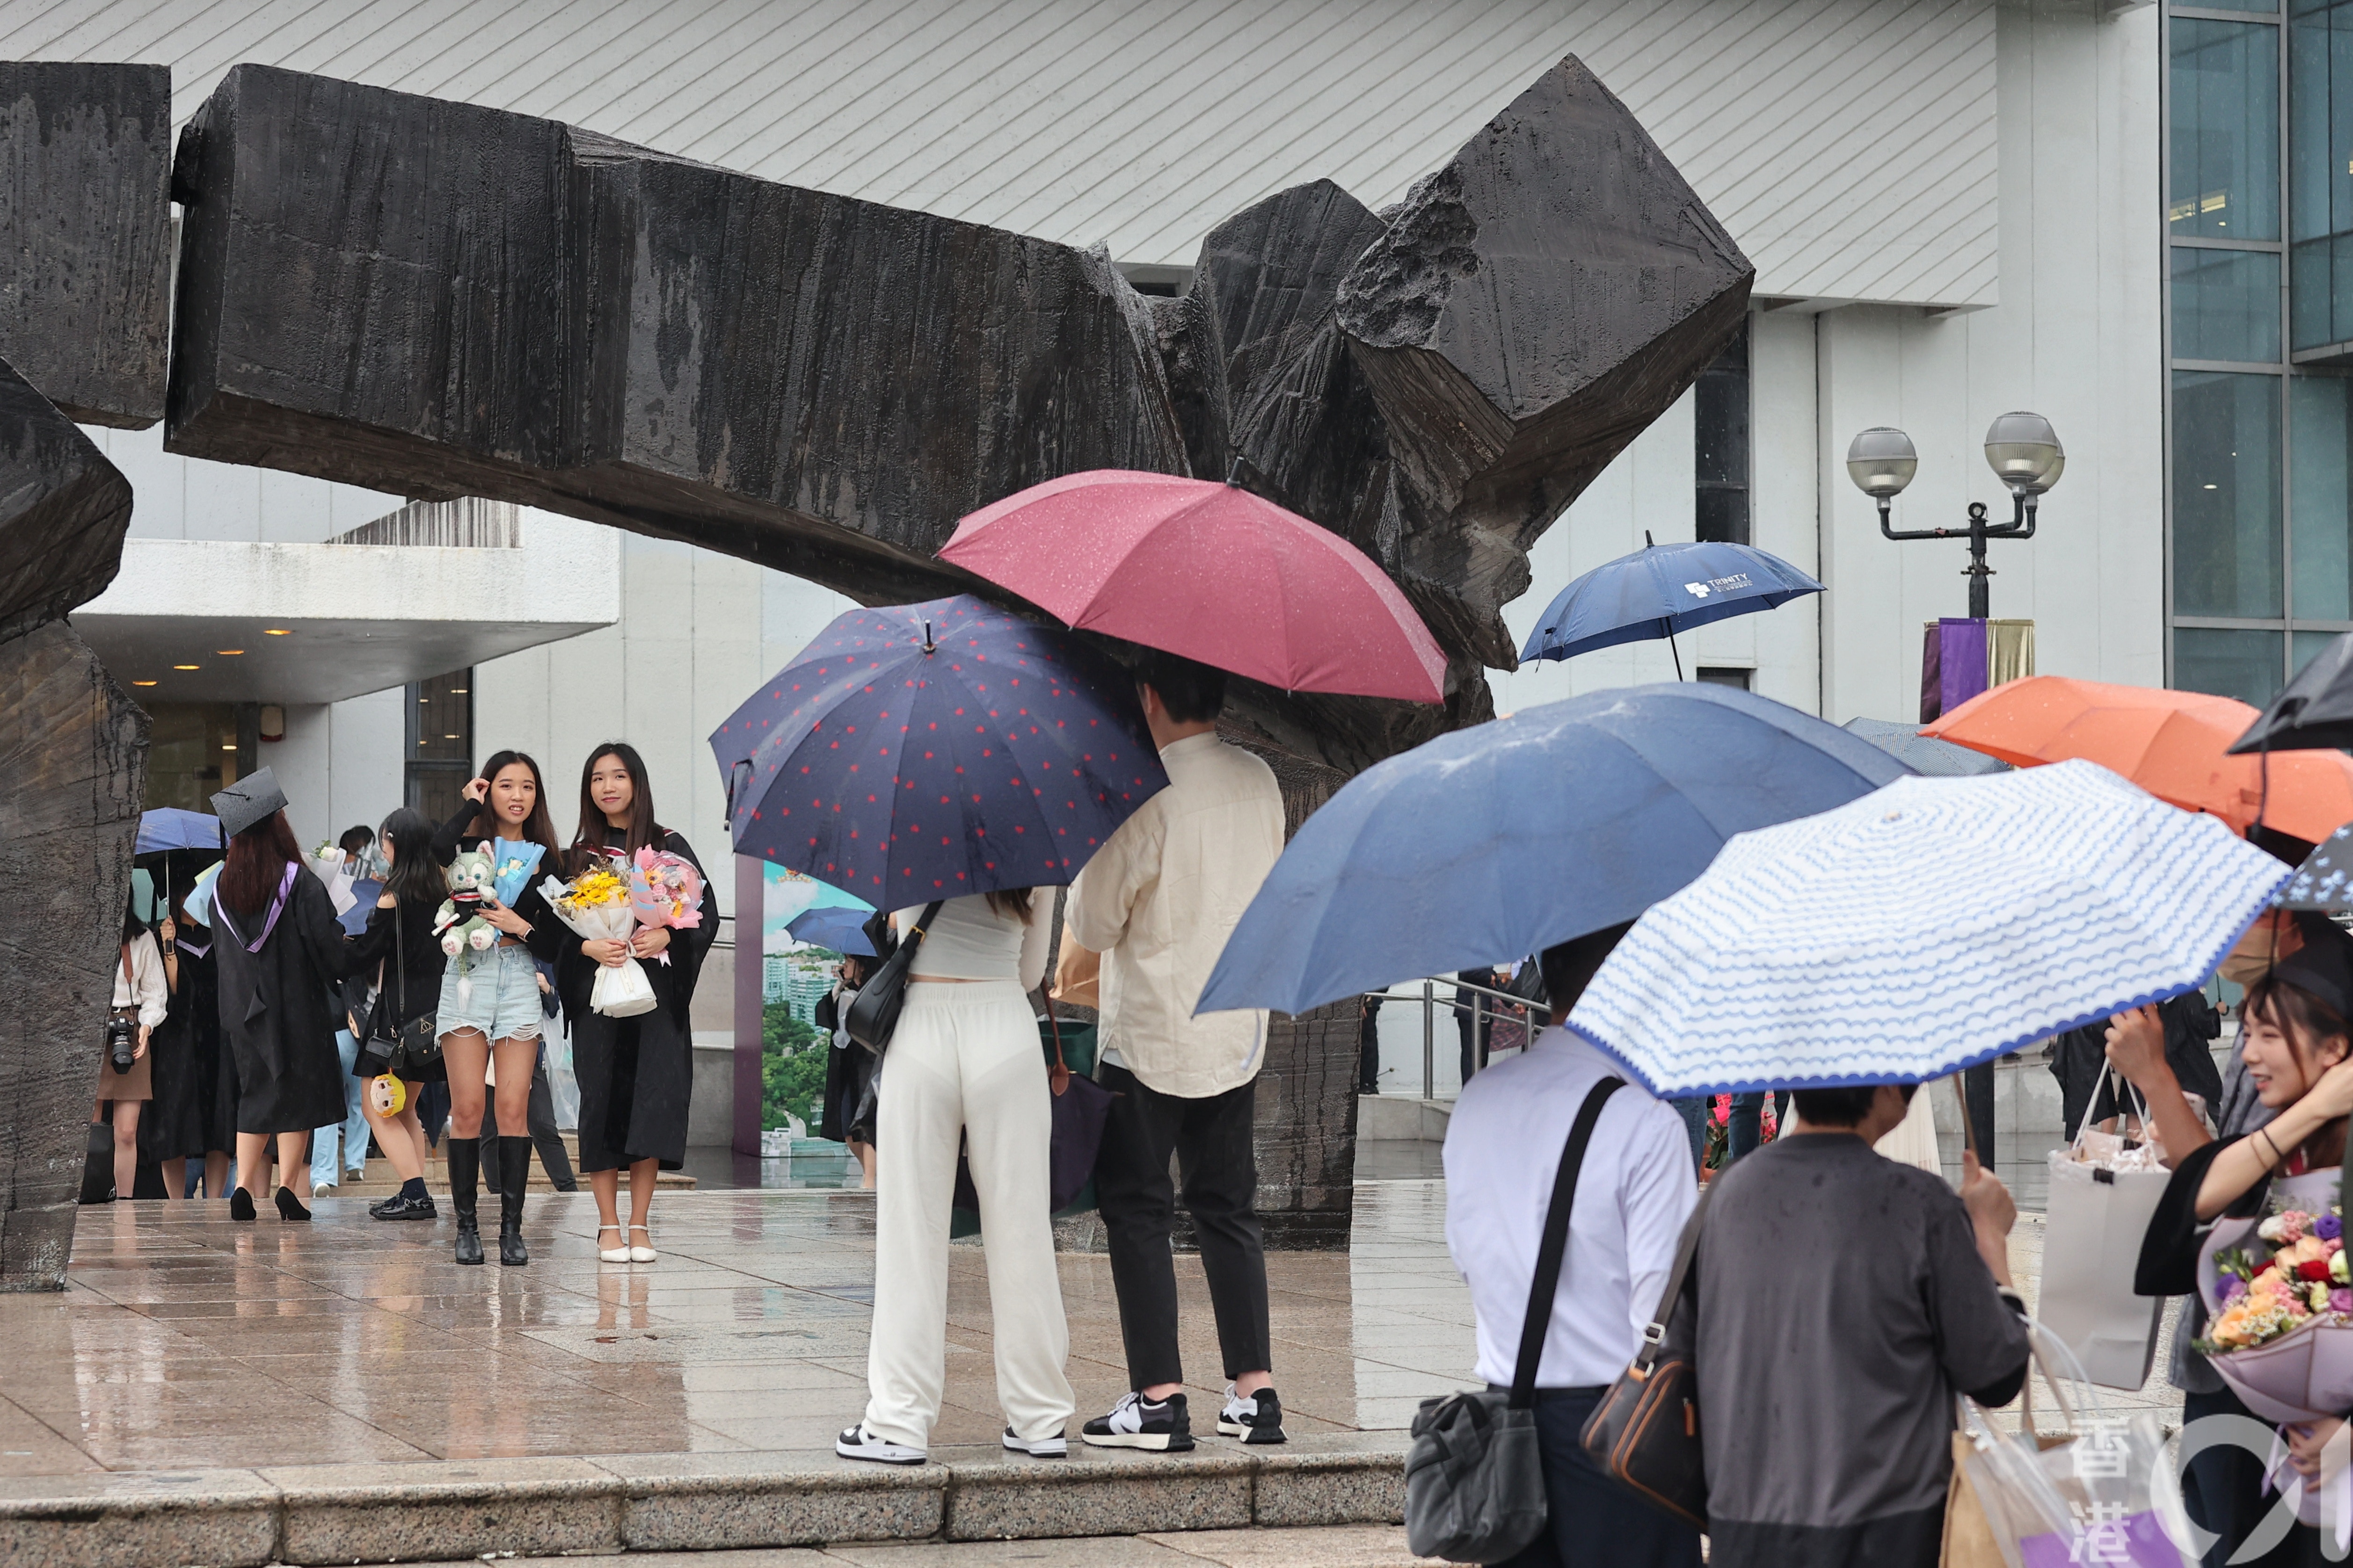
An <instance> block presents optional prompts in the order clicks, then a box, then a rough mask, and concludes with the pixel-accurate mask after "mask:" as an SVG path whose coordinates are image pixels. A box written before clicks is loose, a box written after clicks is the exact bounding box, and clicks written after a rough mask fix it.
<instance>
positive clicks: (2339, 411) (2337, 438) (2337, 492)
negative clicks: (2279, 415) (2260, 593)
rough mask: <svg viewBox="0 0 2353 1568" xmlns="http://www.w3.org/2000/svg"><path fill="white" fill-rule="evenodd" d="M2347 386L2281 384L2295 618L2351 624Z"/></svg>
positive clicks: (2312, 379) (2351, 444) (2334, 380)
mask: <svg viewBox="0 0 2353 1568" xmlns="http://www.w3.org/2000/svg"><path fill="white" fill-rule="evenodd" d="M2348 394H2353V381H2347V380H2344V379H2343V378H2341V377H2337V376H2333V375H2300V376H2297V377H2295V379H2294V380H2292V381H2290V382H2289V383H2288V387H2287V410H2288V435H2289V441H2288V451H2289V453H2290V454H2291V457H2290V459H2289V462H2290V467H2289V473H2288V479H2289V483H2288V498H2289V499H2288V507H2289V512H2288V526H2289V527H2290V528H2291V529H2293V530H2294V534H2293V538H2294V540H2295V553H2294V559H2295V614H2296V615H2297V616H2300V617H2302V618H2304V619H2306V620H2315V621H2353V484H2348V473H2347V468H2348V461H2347V459H2348V454H2353V395H2348Z"/></svg>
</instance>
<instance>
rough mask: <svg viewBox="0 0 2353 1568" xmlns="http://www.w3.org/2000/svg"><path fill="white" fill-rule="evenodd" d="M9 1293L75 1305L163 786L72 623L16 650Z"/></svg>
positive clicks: (1, 1194) (3, 683)
mask: <svg viewBox="0 0 2353 1568" xmlns="http://www.w3.org/2000/svg"><path fill="white" fill-rule="evenodd" d="M0 770H5V776H6V777H7V779H8V781H9V787H8V788H7V789H6V790H5V791H0V858H5V860H6V862H7V864H8V865H9V866H11V867H13V868H15V871H16V874H15V883H16V887H17V888H18V889H19V891H20V893H21V894H22V895H23V897H24V899H25V900H27V903H26V907H25V908H24V909H22V910H20V911H19V915H18V918H17V919H15V920H12V921H7V922H5V925H0V1108H5V1110H0V1290H61V1289H65V1282H66V1258H67V1255H68V1253H69V1251H70V1249H71V1247H72V1246H73V1226H74V1204H75V1199H76V1197H77V1196H78V1195H79V1190H80V1186H81V1171H82V1160H83V1155H84V1151H85V1148H86V1146H87V1145H86V1135H87V1133H88V1131H89V1128H90V1100H91V1096H92V1093H93V1090H94V1086H95V1085H96V1084H97V1082H98V1067H99V1062H98V1058H99V1048H100V1032H99V1020H100V1019H101V1018H102V1017H103V1016H105V1013H106V1006H107V1003H108V1000H109V998H110V997H111V994H112V993H111V985H112V976H113V973H114V963H115V948H116V942H117V938H118V937H119V935H120V934H121V929H122V910H123V906H124V903H125V901H126V900H128V899H129V897H130V892H131V854H132V843H133V841H134V839H135V838H136V837H137V836H138V832H139V809H140V804H141V797H142V795H143V793H144V791H145V788H146V782H147V715H146V714H145V713H143V712H142V711H141V710H139V708H138V707H137V706H136V705H135V704H133V703H132V700H131V698H130V695H129V694H128V693H127V692H125V691H124V690H123V689H122V688H121V686H119V685H117V684H116V683H115V681H114V679H113V678H112V677H111V676H110V675H108V674H107V673H106V670H105V668H104V667H103V666H101V665H100V663H99V662H98V659H97V658H96V656H94V655H93V654H92V653H91V652H90V649H89V647H86V646H84V644H83V643H82V640H81V638H79V637H77V636H75V635H74V633H73V631H72V629H71V628H70V627H69V626H65V625H64V624H63V623H61V622H52V623H51V624H49V625H47V626H39V627H37V628H36V629H34V630H32V631H29V632H26V633H23V634H21V635H19V636H16V637H11V638H9V639H8V640H6V641H5V642H0Z"/></svg>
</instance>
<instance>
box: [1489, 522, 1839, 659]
mask: <svg viewBox="0 0 2353 1568" xmlns="http://www.w3.org/2000/svg"><path fill="white" fill-rule="evenodd" d="M1650 538H1651V535H1650V532H1649V531H1647V530H1645V531H1644V532H1643V534H1642V539H1643V548H1642V549H1641V550H1638V551H1636V552H1634V553H1633V554H1631V555H1621V556H1620V557H1619V558H1618V559H1617V560H1615V561H1610V562H1606V563H1603V564H1601V565H1599V566H1596V567H1595V568H1594V569H1593V570H1592V571H1590V572H1588V573H1587V574H1585V575H1584V576H1582V577H1579V578H1578V579H1577V581H1576V582H1574V583H1571V584H1569V585H1568V586H1567V587H1566V588H1563V589H1562V590H1561V591H1560V594H1559V595H1558V596H1557V597H1556V598H1555V599H1554V600H1553V602H1552V603H1551V604H1549V605H1546V606H1545V613H1544V614H1543V615H1542V616H1539V617H1538V618H1537V620H1536V629H1535V635H1534V636H1532V637H1529V638H1528V646H1527V647H1524V648H1522V649H1521V650H1520V658H1521V659H1522V660H1523V661H1525V660H1529V659H1538V658H1576V657H1577V655H1578V654H1580V653H1591V652H1593V651H1595V650H1596V649H1598V648H1605V647H1617V646H1618V645H1619V644H1620V643H1630V642H1649V641H1654V640H1656V639H1657V638H1660V637H1664V638H1666V639H1667V647H1668V651H1670V652H1671V653H1672V654H1673V655H1674V659H1675V679H1678V680H1680V679H1683V652H1682V650H1681V649H1679V648H1677V647H1675V646H1674V643H1675V634H1676V633H1677V632H1687V631H1689V630H1691V629H1692V628H1693V627H1694V626H1706V625H1707V624H1708V623H1709V622H1710V621H1721V620H1726V619H1729V618H1730V617H1732V616H1747V615H1754V614H1755V613H1756V612H1757V611H1758V610H1769V609H1771V608H1773V607H1774V606H1775V605H1783V604H1787V603H1788V601H1790V600H1791V599H1794V598H1797V597H1799V595H1804V594H1819V593H1820V592H1821V591H1822V585H1821V584H1820V583H1817V582H1815V581H1814V580H1813V579H1812V578H1811V577H1809V576H1807V575H1806V574H1804V573H1803V572H1800V571H1799V570H1798V569H1797V568H1796V567H1795V566H1792V565H1790V564H1789V563H1788V562H1786V561H1784V560H1782V559H1781V558H1780V557H1779V556H1778V555H1768V554H1767V553H1766V552H1764V551H1762V550H1757V549H1754V548H1752V547H1750V546H1748V545H1746V544H1715V543H1710V542H1705V541H1702V542H1698V543H1695V544H1652V543H1651V542H1649V541H1650Z"/></svg>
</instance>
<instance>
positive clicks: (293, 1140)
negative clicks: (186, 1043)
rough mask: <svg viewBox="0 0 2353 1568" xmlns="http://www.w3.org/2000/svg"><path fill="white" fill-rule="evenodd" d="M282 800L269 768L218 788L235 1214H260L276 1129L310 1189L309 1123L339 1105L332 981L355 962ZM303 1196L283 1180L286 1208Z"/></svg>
mask: <svg viewBox="0 0 2353 1568" xmlns="http://www.w3.org/2000/svg"><path fill="white" fill-rule="evenodd" d="M285 808H286V796H285V795H283V794H282V793H280V790H279V788H278V781H277V779H276V778H275V777H274V776H272V774H271V773H270V771H269V769H268V768H262V769H260V770H259V771H258V772H255V773H248V774H247V775H246V776H245V777H244V778H241V779H239V780H237V783H236V784H232V785H230V786H229V787H228V788H227V789H226V790H223V791H222V792H221V793H220V794H218V795H215V796H213V811H214V813H215V814H216V815H217V816H219V817H220V820H221V829H222V831H224V832H225V833H227V835H228V836H229V840H228V859H227V863H226V864H225V865H223V866H222V868H221V873H220V879H219V880H218V881H217V882H216V883H215V884H214V887H213V898H212V905H213V936H214V943H213V954H214V961H215V963H216V966H217V971H216V973H217V975H218V985H219V994H220V1016H221V1036H222V1039H223V1043H224V1044H226V1045H227V1047H228V1051H227V1054H228V1056H229V1057H230V1058H232V1060H233V1062H234V1065H235V1067H236V1069H237V1189H236V1191H234V1192H232V1193H231V1194H229V1217H230V1218H232V1219H237V1220H250V1219H252V1218H253V1217H254V1213H255V1209H254V1194H253V1183H254V1182H255V1181H256V1180H257V1179H258V1178H259V1176H260V1175H261V1173H263V1172H264V1171H266V1170H267V1169H268V1168H269V1141H270V1139H271V1138H273V1137H274V1138H276V1139H277V1141H278V1164H279V1168H280V1171H281V1172H282V1173H283V1179H284V1181H285V1182H287V1183H290V1184H300V1185H301V1186H303V1187H304V1188H305V1189H306V1190H307V1188H308V1185H309V1183H310V1173H311V1172H310V1162H309V1161H307V1160H306V1159H304V1158H303V1152H304V1150H303V1145H304V1143H305V1142H306V1141H307V1140H308V1138H309V1137H310V1133H311V1129H312V1128H314V1127H322V1126H324V1125H325V1124H326V1123H328V1122H330V1121H334V1120H336V1119H337V1118H339V1117H341V1116H342V1115H343V1060H342V1058H340V1057H339V1056H337V1055H336V1052H335V1019H334V1015H333V1011H332V1006H331V1005H330V1002H329V987H331V986H332V985H333V984H335V982H337V981H339V980H341V979H343V977H344V976H345V975H347V974H349V973H351V970H352V961H351V957H350V954H349V952H348V950H347V949H346V948H345V946H344V943H343V926H342V925H341V924H340V923H339V922H338V921H336V919H335V906H334V903H333V902H332V900H330V899H329V897H328V896H327V888H326V884H325V883H323V882H322V881H320V880H319V879H318V878H316V877H313V876H311V875H310V874H309V873H308V872H306V871H305V870H303V868H302V851H301V848H299V847H297V846H296V845H295V842H294V830H293V829H292V828H291V827H290V826H287V824H286V809H285ZM302 1195H303V1194H297V1193H296V1192H295V1191H294V1189H293V1187H292V1186H290V1185H281V1186H280V1187H279V1189H278V1213H279V1215H280V1218H282V1219H289V1220H307V1219H309V1218H310V1217H311V1211H310V1210H309V1209H308V1208H306V1207H304V1206H303V1205H302Z"/></svg>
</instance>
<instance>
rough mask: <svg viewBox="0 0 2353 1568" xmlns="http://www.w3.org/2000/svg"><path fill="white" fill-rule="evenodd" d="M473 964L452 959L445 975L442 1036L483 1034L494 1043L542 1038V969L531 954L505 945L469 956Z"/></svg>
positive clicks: (440, 1020) (439, 1017)
mask: <svg viewBox="0 0 2353 1568" xmlns="http://www.w3.org/2000/svg"><path fill="white" fill-rule="evenodd" d="M468 957H469V958H470V960H471V962H470V963H467V964H465V965H463V966H462V967H461V966H460V964H459V961H458V960H457V959H454V958H453V959H451V960H449V963H448V967H447V968H446V969H444V970H442V972H441V1007H440V1011H439V1013H438V1015H437V1016H436V1019H435V1022H436V1023H437V1025H438V1026H439V1028H440V1031H441V1033H442V1034H444V1035H453V1034H456V1033H457V1032H458V1031H459V1030H460V1029H480V1031H481V1032H482V1034H483V1037H485V1038H488V1039H492V1040H528V1039H535V1038H537V1037H538V1036H539V1025H540V1019H541V1018H542V1016H543V1015H542V1013H541V1012H540V1009H539V966H538V965H537V964H535V963H532V961H531V950H530V949H529V948H527V947H523V946H522V945H520V944H517V945H514V946H508V945H507V944H505V943H501V944H500V945H499V946H497V947H494V948H492V949H491V950H490V952H477V953H470V954H469V955H468Z"/></svg>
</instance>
